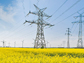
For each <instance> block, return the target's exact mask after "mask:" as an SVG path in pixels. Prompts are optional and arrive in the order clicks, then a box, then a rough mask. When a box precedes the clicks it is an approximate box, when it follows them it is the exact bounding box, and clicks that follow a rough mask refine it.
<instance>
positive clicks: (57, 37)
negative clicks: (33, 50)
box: [0, 0, 84, 47]
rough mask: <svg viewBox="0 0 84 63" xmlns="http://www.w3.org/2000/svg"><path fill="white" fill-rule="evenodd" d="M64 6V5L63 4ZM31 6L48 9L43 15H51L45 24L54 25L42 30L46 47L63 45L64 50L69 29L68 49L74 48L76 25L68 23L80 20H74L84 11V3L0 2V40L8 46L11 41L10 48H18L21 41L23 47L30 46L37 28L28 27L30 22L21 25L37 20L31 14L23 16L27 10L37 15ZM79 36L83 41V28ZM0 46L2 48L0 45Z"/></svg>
mask: <svg viewBox="0 0 84 63" xmlns="http://www.w3.org/2000/svg"><path fill="white" fill-rule="evenodd" d="M64 2H65V3H64ZM76 2H77V3H76ZM63 3H64V5H62V4H63ZM33 4H36V5H37V6H38V7H39V8H45V7H47V9H46V10H45V11H44V12H45V13H46V14H48V15H52V14H53V15H52V17H51V18H49V19H45V18H44V19H45V21H47V22H48V23H51V24H55V26H53V27H51V28H49V27H45V28H44V34H45V40H46V41H48V42H49V44H48V46H51V47H58V46H63V45H65V47H66V44H67V35H65V33H66V30H67V28H70V29H71V34H72V36H70V46H71V47H73V46H76V45H77V40H78V30H79V26H78V24H74V25H73V24H72V23H71V22H74V21H78V20H79V18H77V19H75V18H74V16H78V15H79V14H78V13H77V11H78V12H79V13H82V12H84V0H5V1H4V0H0V41H3V40H4V41H6V42H5V44H6V45H7V46H8V43H9V42H10V46H12V47H13V46H14V42H16V47H21V46H22V41H23V40H24V47H33V43H34V39H35V37H36V32H37V26H36V25H35V24H34V25H29V23H26V24H25V25H23V23H24V22H25V20H37V18H38V17H37V16H35V15H32V14H31V15H29V16H27V17H25V16H26V15H27V13H28V12H29V11H32V12H36V8H35V7H34V5H33ZM82 8H83V9H82ZM80 9H82V10H80ZM79 10H80V11H79ZM69 16H70V17H69ZM83 20H84V18H83ZM83 26H84V25H83ZM82 33H83V41H84V27H83V32H82ZM63 42H65V44H63ZM0 46H2V43H1V42H0Z"/></svg>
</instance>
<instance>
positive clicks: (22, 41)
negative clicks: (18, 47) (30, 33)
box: [22, 40, 24, 48]
mask: <svg viewBox="0 0 84 63" xmlns="http://www.w3.org/2000/svg"><path fill="white" fill-rule="evenodd" d="M23 42H24V40H23V41H22V48H23Z"/></svg>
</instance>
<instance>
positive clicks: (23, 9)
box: [22, 0, 25, 17]
mask: <svg viewBox="0 0 84 63" xmlns="http://www.w3.org/2000/svg"><path fill="white" fill-rule="evenodd" d="M22 6H23V11H24V17H25V7H24V0H22Z"/></svg>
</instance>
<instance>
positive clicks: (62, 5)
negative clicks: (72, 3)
mask: <svg viewBox="0 0 84 63" xmlns="http://www.w3.org/2000/svg"><path fill="white" fill-rule="evenodd" d="M67 1H68V0H65V2H63V4H62V5H61V6H60V7H59V8H58V9H57V10H56V11H55V12H54V13H53V14H52V16H53V15H54V14H55V13H56V12H57V11H58V10H59V9H60V8H61V7H62V6H63V5H64V4H65V3H66V2H67Z"/></svg>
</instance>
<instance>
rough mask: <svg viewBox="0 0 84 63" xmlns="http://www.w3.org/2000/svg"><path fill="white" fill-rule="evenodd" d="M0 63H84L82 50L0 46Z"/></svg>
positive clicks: (83, 51)
mask: <svg viewBox="0 0 84 63" xmlns="http://www.w3.org/2000/svg"><path fill="white" fill-rule="evenodd" d="M0 63H84V50H83V49H67V48H65V49H63V48H46V49H34V48H0Z"/></svg>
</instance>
